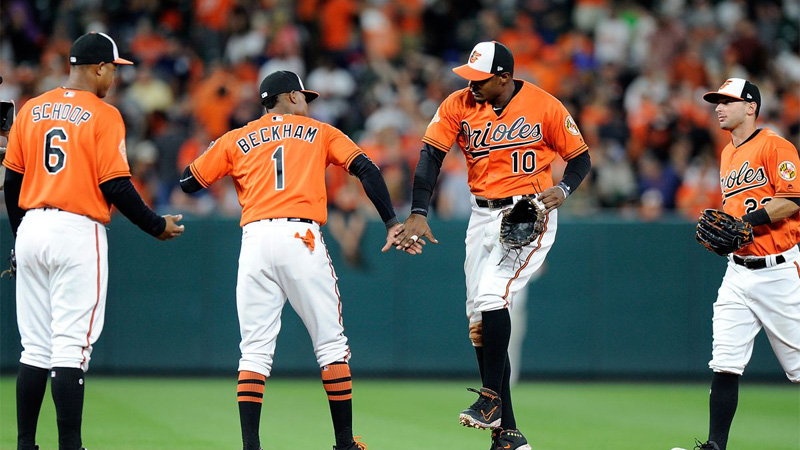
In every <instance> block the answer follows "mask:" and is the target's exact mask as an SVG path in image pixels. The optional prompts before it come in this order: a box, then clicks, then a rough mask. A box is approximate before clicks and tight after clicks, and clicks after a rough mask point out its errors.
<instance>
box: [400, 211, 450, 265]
mask: <svg viewBox="0 0 800 450" xmlns="http://www.w3.org/2000/svg"><path fill="white" fill-rule="evenodd" d="M403 225H404V226H403V230H402V231H401V232H400V233H398V234H397V235H396V236H395V239H394V242H393V245H394V246H395V248H396V249H397V250H400V251H405V252H406V253H409V254H412V255H416V254H419V253H422V247H423V246H424V245H425V243H426V242H425V240H424V239H423V238H427V239H428V240H429V241H431V242H433V243H434V244H438V243H439V241H437V240H436V238H435V237H434V236H433V232H432V231H431V227H430V226H428V218H427V217H425V216H423V215H422V214H411V215H410V216H408V219H407V220H406V222H405V224H403Z"/></svg>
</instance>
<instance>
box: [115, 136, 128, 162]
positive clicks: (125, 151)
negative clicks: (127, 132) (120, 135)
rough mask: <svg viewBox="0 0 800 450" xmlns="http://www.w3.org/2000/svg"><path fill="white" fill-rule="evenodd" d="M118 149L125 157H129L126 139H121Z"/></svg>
mask: <svg viewBox="0 0 800 450" xmlns="http://www.w3.org/2000/svg"><path fill="white" fill-rule="evenodd" d="M117 150H119V154H120V155H122V157H123V158H127V157H128V149H127V147H125V139H123V140H121V141H119V148H118V149H117Z"/></svg>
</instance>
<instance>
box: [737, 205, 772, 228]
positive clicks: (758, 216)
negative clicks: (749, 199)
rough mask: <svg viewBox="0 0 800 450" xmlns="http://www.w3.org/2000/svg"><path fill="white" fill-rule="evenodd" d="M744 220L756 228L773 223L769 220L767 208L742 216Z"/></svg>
mask: <svg viewBox="0 0 800 450" xmlns="http://www.w3.org/2000/svg"><path fill="white" fill-rule="evenodd" d="M742 220H744V221H745V222H747V223H749V224H750V225H752V226H754V227H757V226H759V225H766V224H768V223H771V222H772V219H770V218H769V213H767V210H766V208H759V209H757V210H755V211H753V212H751V213H747V214H745V215H743V216H742Z"/></svg>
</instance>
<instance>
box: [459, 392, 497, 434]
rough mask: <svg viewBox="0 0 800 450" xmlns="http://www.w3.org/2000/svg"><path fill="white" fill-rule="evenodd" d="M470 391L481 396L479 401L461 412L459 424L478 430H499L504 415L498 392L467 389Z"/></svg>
mask: <svg viewBox="0 0 800 450" xmlns="http://www.w3.org/2000/svg"><path fill="white" fill-rule="evenodd" d="M467 390H468V391H470V392H474V393H476V394H478V395H479V397H478V400H477V401H476V402H475V403H473V404H472V406H470V407H469V408H467V409H465V410H463V411H461V414H460V415H459V416H458V420H459V422H461V424H462V425H464V426H465V427H473V428H478V429H484V430H485V429H487V428H499V427H500V416H501V414H502V409H503V408H502V404H503V403H502V401H501V400H500V396H499V395H497V392H495V391H493V390H491V389H486V388H481V390H477V389H472V388H467Z"/></svg>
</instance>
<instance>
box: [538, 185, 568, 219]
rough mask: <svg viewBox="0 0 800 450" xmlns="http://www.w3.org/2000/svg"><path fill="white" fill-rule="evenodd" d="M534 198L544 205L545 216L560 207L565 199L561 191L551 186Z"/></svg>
mask: <svg viewBox="0 0 800 450" xmlns="http://www.w3.org/2000/svg"><path fill="white" fill-rule="evenodd" d="M536 198H537V199H538V200H539V201H540V202H542V203H543V204H544V208H545V209H544V212H545V214H547V213H549V212H550V211H552V210H554V209H556V208H558V207H559V206H561V205H562V204H563V203H564V200H565V199H566V198H567V197H566V196H565V195H564V191H562V190H561V188H559V187H558V186H552V187H549V188H547V189H545V190H544V192H542V193H541V194H539V195H538V196H536Z"/></svg>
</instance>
